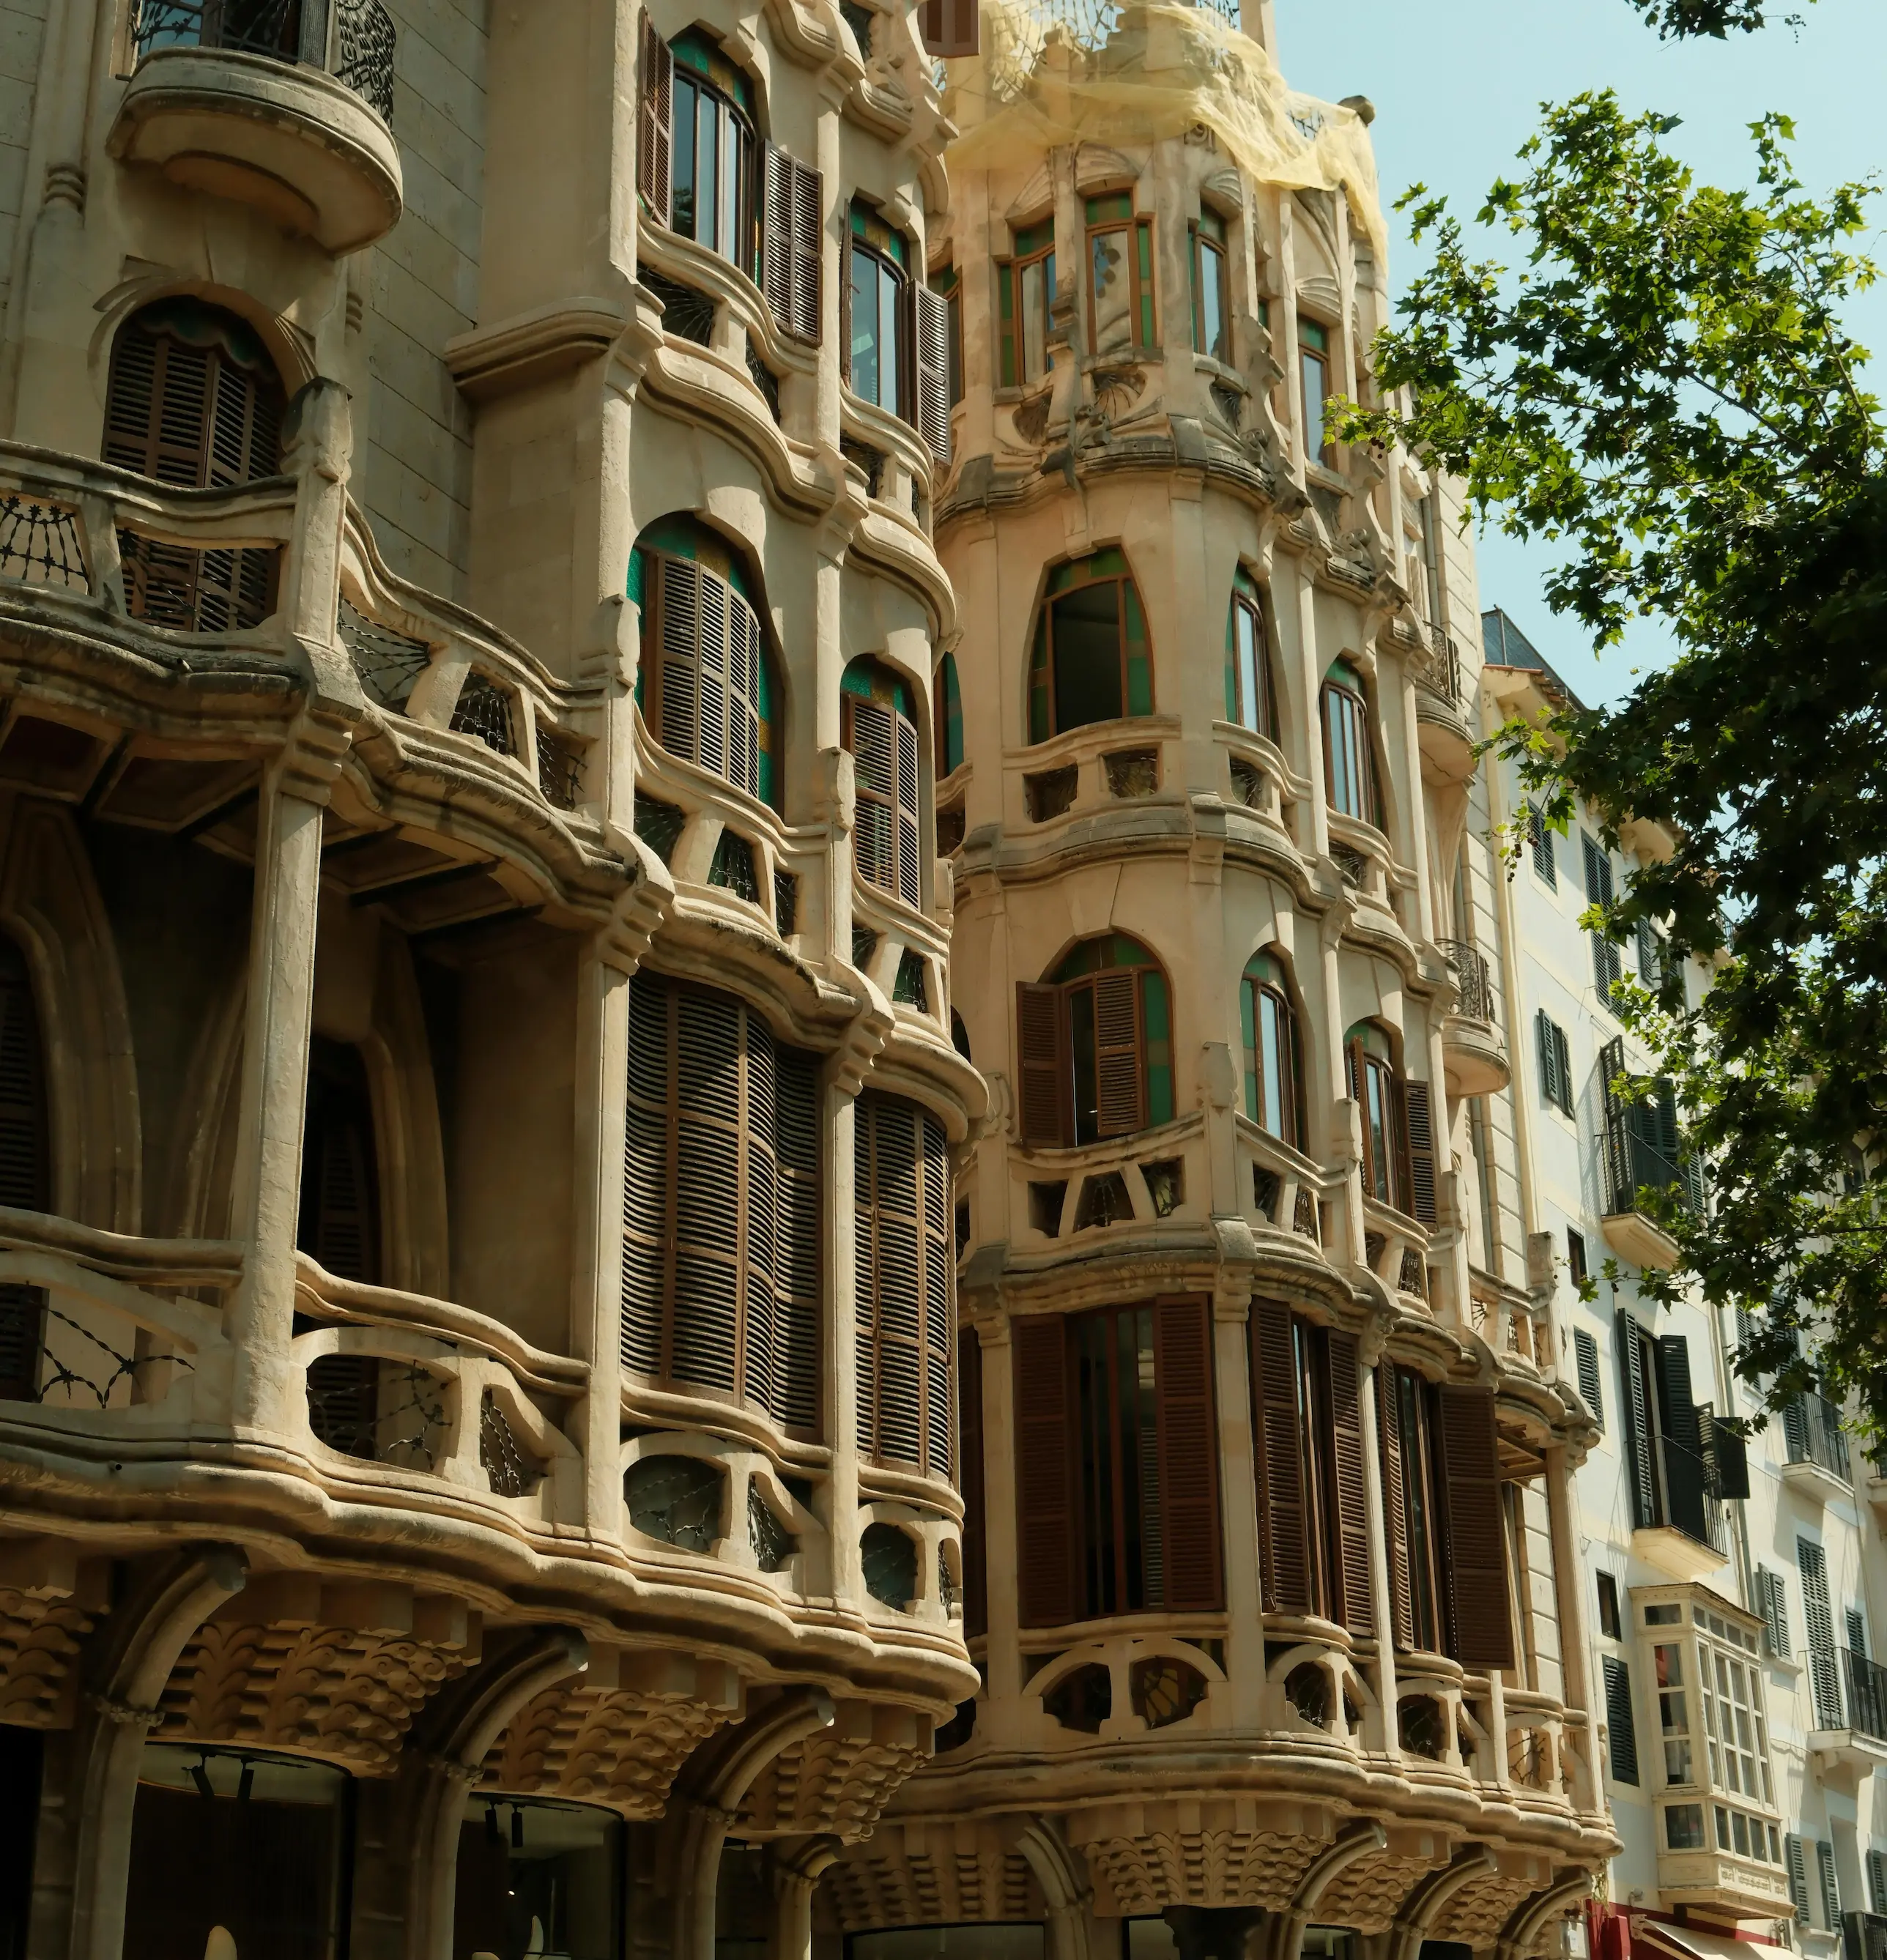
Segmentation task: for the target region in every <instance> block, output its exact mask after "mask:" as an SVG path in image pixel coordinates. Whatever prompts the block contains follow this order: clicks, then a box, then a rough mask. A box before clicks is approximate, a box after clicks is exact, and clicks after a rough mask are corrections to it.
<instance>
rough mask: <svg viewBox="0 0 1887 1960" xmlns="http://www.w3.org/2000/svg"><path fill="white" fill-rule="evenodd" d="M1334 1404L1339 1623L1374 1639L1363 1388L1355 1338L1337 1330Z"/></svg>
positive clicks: (1330, 1351)
mask: <svg viewBox="0 0 1887 1960" xmlns="http://www.w3.org/2000/svg"><path fill="white" fill-rule="evenodd" d="M1325 1353H1326V1356H1327V1358H1328V1366H1327V1367H1325V1370H1324V1376H1323V1379H1324V1382H1325V1392H1326V1393H1327V1394H1328V1395H1329V1398H1330V1407H1329V1418H1330V1421H1329V1430H1330V1449H1331V1455H1332V1459H1334V1460H1333V1462H1332V1470H1333V1473H1334V1474H1333V1475H1332V1479H1331V1488H1332V1491H1333V1493H1334V1494H1335V1499H1336V1513H1337V1515H1336V1519H1335V1523H1336V1532H1335V1541H1336V1553H1337V1570H1336V1580H1337V1584H1336V1591H1337V1595H1338V1596H1337V1598H1336V1599H1334V1600H1333V1601H1332V1602H1331V1603H1332V1607H1333V1608H1335V1618H1337V1619H1338V1620H1339V1621H1341V1622H1342V1624H1344V1626H1346V1627H1348V1628H1349V1629H1350V1631H1351V1632H1352V1633H1355V1634H1367V1633H1372V1632H1373V1631H1375V1628H1376V1615H1375V1612H1374V1610H1373V1605H1372V1602H1371V1600H1370V1510H1369V1500H1368V1497H1367V1494H1366V1492H1365V1489H1364V1476H1363V1448H1364V1442H1363V1405H1362V1398H1361V1396H1360V1392H1359V1390H1358V1387H1357V1342H1356V1336H1355V1335H1354V1334H1346V1333H1344V1332H1343V1331H1342V1330H1341V1328H1334V1327H1333V1328H1331V1329H1330V1330H1329V1333H1328V1334H1327V1335H1325Z"/></svg>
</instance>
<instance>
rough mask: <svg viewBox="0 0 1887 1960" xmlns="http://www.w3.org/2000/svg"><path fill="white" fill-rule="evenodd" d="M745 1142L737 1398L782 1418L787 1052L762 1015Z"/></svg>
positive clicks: (745, 1038) (752, 1025) (751, 1053)
mask: <svg viewBox="0 0 1887 1960" xmlns="http://www.w3.org/2000/svg"><path fill="white" fill-rule="evenodd" d="M740 1024H741V1042H740V1074H741V1077H742V1080H741V1084H740V1087H741V1090H742V1092H743V1093H742V1099H741V1108H740V1144H739V1155H738V1158H737V1163H738V1165H739V1182H738V1183H737V1185H735V1186H734V1187H733V1188H734V1190H735V1192H737V1194H738V1198H739V1210H738V1212H737V1214H736V1215H737V1219H738V1221H739V1227H740V1236H739V1237H738V1238H737V1240H736V1242H735V1245H734V1261H735V1267H734V1272H735V1281H734V1284H735V1295H734V1393H735V1395H737V1397H739V1398H740V1400H741V1401H743V1402H750V1403H753V1404H754V1405H756V1407H758V1408H762V1409H764V1410H765V1411H766V1412H767V1414H769V1415H772V1414H774V1413H775V1395H774V1373H775V1360H776V1357H777V1353H778V1344H779V1335H780V1318H779V1310H778V1298H777V1296H776V1294H775V1288H774V1275H775V1273H776V1272H777V1271H778V1257H777V1252H778V1241H777V1239H776V1237H775V1230H776V1226H777V1223H778V1217H779V1175H778V1166H777V1165H776V1164H775V1161H774V1154H773V1150H774V1141H773V1140H774V1138H775V1134H776V1133H777V1131H778V1128H779V1123H778V1117H777V1115H776V1113H775V1100H774V1098H775V1084H776V1083H777V1082H778V1075H779V1067H778V1057H779V1050H778V1046H777V1045H775V1042H774V1039H773V1034H772V1029H769V1028H768V1026H766V1024H765V1023H764V1022H763V1021H762V1020H761V1019H760V1017H759V1016H758V1015H757V1014H753V1013H746V1012H745V1011H744V1010H743V1012H742V1013H741V1016H740Z"/></svg>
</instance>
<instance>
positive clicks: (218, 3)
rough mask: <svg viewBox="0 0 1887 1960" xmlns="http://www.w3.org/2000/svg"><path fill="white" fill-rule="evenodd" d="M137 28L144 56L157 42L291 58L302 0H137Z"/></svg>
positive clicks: (298, 47) (163, 45)
mask: <svg viewBox="0 0 1887 1960" xmlns="http://www.w3.org/2000/svg"><path fill="white" fill-rule="evenodd" d="M132 37H133V39H134V40H135V42H136V43H137V49H138V59H140V60H142V59H143V58H144V57H145V56H146V55H148V54H149V53H150V52H151V51H152V49H156V48H232V49H235V50H236V51H237V52H239V53H241V54H247V55H268V56H271V57H272V59H275V60H276V61H282V62H292V61H294V59H296V57H297V56H298V55H299V54H300V53H301V0H138V8H137V13H136V16H135V20H134V22H133V24H132Z"/></svg>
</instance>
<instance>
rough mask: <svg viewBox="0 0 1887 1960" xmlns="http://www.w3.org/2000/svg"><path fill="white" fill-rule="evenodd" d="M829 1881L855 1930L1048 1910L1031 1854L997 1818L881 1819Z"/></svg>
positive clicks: (1030, 1915)
mask: <svg viewBox="0 0 1887 1960" xmlns="http://www.w3.org/2000/svg"><path fill="white" fill-rule="evenodd" d="M1010 1836H1013V1834H1010ZM823 1882H824V1884H825V1885H826V1889H827V1890H828V1892H829V1893H830V1895H831V1896H832V1901H833V1903H834V1904H835V1906H836V1908H838V1917H839V1918H840V1920H842V1922H843V1923H844V1926H845V1930H846V1931H847V1932H848V1933H859V1932H864V1931H866V1930H869V1929H870V1928H871V1927H883V1926H939V1925H970V1924H979V1923H981V1924H987V1923H991V1922H995V1921H1001V1920H1039V1919H1040V1918H1041V1917H1042V1914H1043V1912H1044V1911H1045V1908H1044V1905H1043V1903H1042V1888H1041V1887H1040V1885H1038V1884H1037V1883H1036V1876H1035V1873H1034V1872H1033V1870H1032V1869H1030V1867H1029V1861H1028V1860H1027V1859H1026V1858H1025V1857H1023V1854H1022V1853H1020V1851H1018V1850H1014V1849H1013V1848H1010V1845H1009V1843H1008V1842H1007V1839H1006V1837H1005V1834H1004V1832H1003V1831H1001V1830H1000V1829H999V1828H998V1827H997V1826H995V1825H990V1824H977V1823H972V1822H966V1823H962V1824H908V1825H896V1824H886V1825H880V1827H879V1828H878V1829H877V1831H874V1832H873V1834H872V1835H871V1838H870V1841H869V1842H868V1843H866V1844H858V1845H855V1846H854V1847H852V1849H851V1850H849V1851H848V1852H847V1853H846V1854H845V1857H842V1858H841V1859H840V1860H839V1861H838V1863H836V1864H835V1865H834V1866H832V1868H831V1869H830V1870H829V1871H828V1872H827V1873H826V1876H825V1879H824V1881H823Z"/></svg>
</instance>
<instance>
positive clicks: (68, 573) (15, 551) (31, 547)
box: [0, 496, 91, 592]
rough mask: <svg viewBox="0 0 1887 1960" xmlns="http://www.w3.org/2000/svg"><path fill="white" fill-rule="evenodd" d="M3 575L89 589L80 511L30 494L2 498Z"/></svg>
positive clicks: (0, 542) (28, 581) (0, 560)
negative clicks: (80, 535)
mask: <svg viewBox="0 0 1887 1960" xmlns="http://www.w3.org/2000/svg"><path fill="white" fill-rule="evenodd" d="M0 578H11V579H17V580H18V581H20V582H21V584H25V585H62V586H65V587H67V588H68V589H69V590H74V591H78V592H84V591H88V590H90V589H91V579H90V578H89V577H88V574H87V572H86V570H85V553H84V549H83V547H82V546H81V545H80V543H79V541H78V512H77V511H71V510H68V509H67V508H65V505H64V504H43V503H40V501H38V500H37V499H36V498H31V497H17V496H8V497H0Z"/></svg>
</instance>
